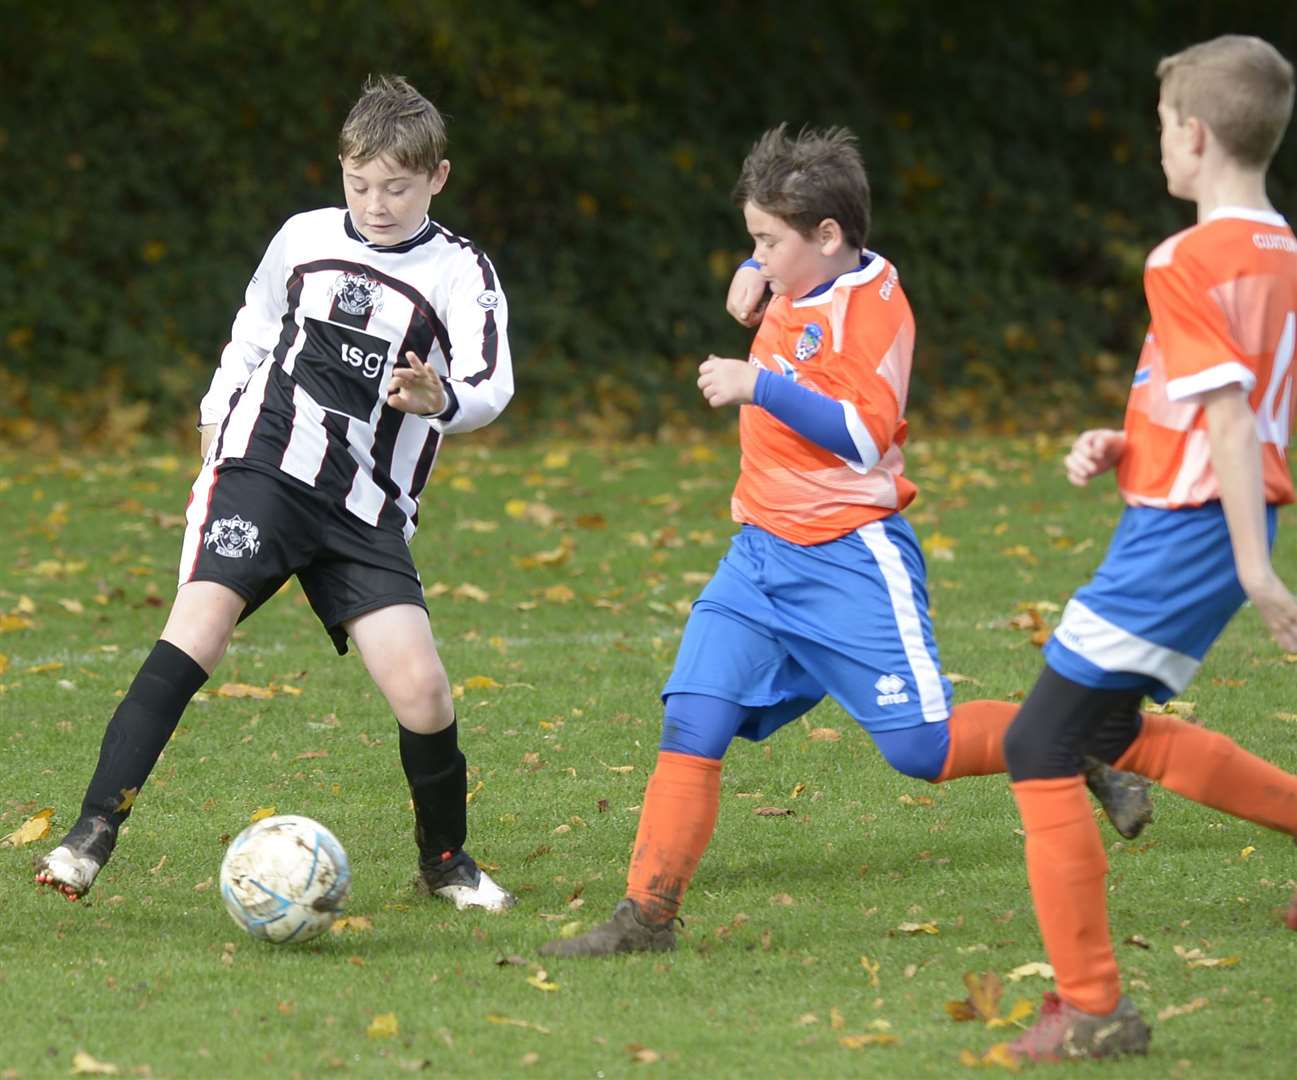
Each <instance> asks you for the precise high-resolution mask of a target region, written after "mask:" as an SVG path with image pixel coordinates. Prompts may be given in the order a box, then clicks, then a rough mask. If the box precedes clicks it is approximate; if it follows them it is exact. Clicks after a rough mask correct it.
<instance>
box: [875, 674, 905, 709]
mask: <svg viewBox="0 0 1297 1080" xmlns="http://www.w3.org/2000/svg"><path fill="white" fill-rule="evenodd" d="M874 689H875V690H877V691H878V704H879V705H904V704H905V703H906V702H907V701H909V700H910V695H909V694H907V693H906V692H905V680H904V679H902V678H901V677H900V676H899V675H882V676H880V677H879V679H878V681H877V682H876V683H874Z"/></svg>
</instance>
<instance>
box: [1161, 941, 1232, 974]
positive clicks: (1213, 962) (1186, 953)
mask: <svg viewBox="0 0 1297 1080" xmlns="http://www.w3.org/2000/svg"><path fill="white" fill-rule="evenodd" d="M1175 955H1176V956H1178V957H1179V958H1180V959H1181V960H1183V961H1185V963H1187V964H1188V965H1189V966H1190V967H1191V968H1197V967H1205V968H1212V967H1233V966H1234V965H1235V964H1237V963H1238V962H1239V960H1240V959H1242V958H1241V957H1238V956H1222V957H1219V958H1216V957H1211V956H1207V955H1205V954H1204V953H1203V951H1202V950H1201V949H1186V948H1185V947H1184V946H1183V945H1177V946H1175Z"/></svg>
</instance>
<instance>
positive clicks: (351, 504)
mask: <svg viewBox="0 0 1297 1080" xmlns="http://www.w3.org/2000/svg"><path fill="white" fill-rule="evenodd" d="M507 318H508V308H507V305H506V303H505V298H504V292H503V291H502V290H501V288H500V283H499V281H498V280H497V278H496V276H495V268H494V267H493V266H492V265H491V261H490V260H489V259H488V258H487V257H486V256H485V255H483V254H482V253H481V252H480V251H478V250H477V248H475V247H474V246H473V245H472V244H471V243H469V242H468V241H467V240H465V239H463V238H462V237H459V236H456V235H454V234H453V233H451V232H449V231H447V230H446V229H444V228H442V227H441V226H440V225H438V224H437V223H436V222H434V221H426V222H425V224H424V226H423V228H422V229H420V230H419V231H418V232H417V233H416V234H415V235H414V236H412V237H411V238H410V239H409V240H406V241H405V242H404V243H401V244H395V245H393V246H391V247H379V246H376V245H373V244H370V243H368V242H367V241H366V240H365V239H364V237H363V236H361V235H360V234H359V233H358V232H357V231H356V229H355V228H354V227H353V226H352V223H351V218H350V216H349V215H348V213H347V211H346V210H344V209H338V208H330V209H323V210H313V211H310V212H308V213H304V214H297V215H296V216H294V217H291V218H289V219H288V221H287V222H285V223H284V226H283V228H281V229H280V230H279V232H278V233H277V234H276V236H275V238H274V239H273V240H272V241H271V242H270V246H269V247H268V248H267V249H266V254H265V256H264V257H263V258H262V260H261V265H260V266H258V267H257V272H256V273H255V274H254V275H253V277H252V281H251V282H250V283H249V284H248V289H247V294H246V297H245V301H244V305H243V307H242V309H240V311H239V313H238V315H237V316H236V317H235V319H234V326H233V329H232V330H231V332H230V343H229V344H228V345H227V346H226V347H225V350H224V352H223V353H222V354H221V363H220V367H219V368H218V369H217V371H216V374H215V376H214V377H213V379H212V384H211V387H210V389H209V390H208V391H207V394H206V395H205V396H204V397H203V400H202V403H201V405H200V406H199V423H200V424H219V425H220V428H219V432H218V435H217V437H216V439H215V440H214V441H213V443H212V447H211V449H210V450H209V453H208V459H207V461H206V463H205V465H206V467H207V468H209V469H210V468H213V467H216V466H219V465H220V464H221V463H222V462H228V461H231V460H232V459H238V460H239V461H240V463H241V464H245V465H247V466H250V467H252V468H257V469H262V470H276V471H278V472H280V473H284V474H287V475H288V476H291V477H294V478H296V479H297V480H300V481H302V482H303V483H305V484H308V485H310V486H311V487H314V488H318V489H320V490H322V491H325V492H329V493H336V495H337V498H338V500H339V501H340V502H342V503H343V504H344V505H345V506H346V508H347V510H348V511H350V512H351V513H353V514H355V515H356V516H357V517H358V518H360V519H361V520H362V521H366V522H368V523H369V524H371V525H375V526H379V527H382V528H399V529H401V530H402V531H403V532H404V535H405V538H406V540H407V541H408V540H409V539H410V537H412V536H413V535H414V529H415V526H416V525H417V524H418V501H419V493H420V491H422V489H423V486H424V484H425V483H426V482H427V479H428V474H429V472H430V471H431V469H432V466H433V462H434V461H435V459H436V457H437V451H438V448H439V445H440V443H441V437H442V436H443V435H446V434H450V433H452V432H456V431H472V430H473V429H474V428H479V427H482V426H483V425H485V424H489V423H490V422H491V421H492V420H494V419H495V418H496V417H497V416H499V415H500V413H501V411H502V410H503V409H504V407H505V406H506V405H507V404H508V403H509V399H510V398H511V397H512V396H513V366H512V363H511V361H510V357H509V342H508V338H507V336H506V323H507ZM407 351H413V352H414V353H415V354H416V355H417V356H419V357H421V358H423V360H424V361H425V362H426V363H428V364H431V365H432V366H433V368H434V369H435V370H436V371H437V373H438V374H439V375H440V376H441V377H442V382H443V385H444V386H445V387H446V391H447V399H448V404H447V407H446V409H445V411H444V412H443V413H442V414H441V415H440V416H438V417H435V418H424V417H420V416H414V415H412V414H410V413H404V412H401V411H399V410H397V409H393V408H391V407H390V406H389V405H388V404H387V394H386V387H387V384H388V381H389V379H390V377H391V373H392V370H393V369H394V368H395V367H398V366H400V367H406V366H408V363H407V361H406V360H405V354H406V352H407Z"/></svg>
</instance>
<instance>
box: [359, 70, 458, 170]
mask: <svg viewBox="0 0 1297 1080" xmlns="http://www.w3.org/2000/svg"><path fill="white" fill-rule="evenodd" d="M383 155H386V156H387V157H389V158H391V159H392V160H393V161H395V162H396V163H397V164H398V165H400V166H402V167H403V168H406V169H410V170H412V171H414V172H421V173H427V174H431V173H434V172H436V171H437V166H438V165H440V164H441V162H442V159H443V158H445V156H446V122H445V120H443V119H442V115H441V113H440V112H438V111H437V106H435V105H434V104H433V103H432V102H431V101H429V100H428V99H427V98H426V97H424V96H423V95H422V94H420V93H419V91H417V90H416V89H415V88H414V87H413V86H411V85H410V84H409V83H408V82H406V80H405V79H404V78H403V77H402V76H400V75H371V76H369V78H367V79H366V80H365V85H364V86H363V87H362V88H361V91H360V97H359V98H357V99H356V104H354V105H353V106H352V107H351V112H350V113H348V114H347V120H346V123H344V124H343V125H342V131H341V132H340V133H339V134H338V156H339V157H340V158H342V159H343V160H346V159H347V158H351V159H353V160H354V161H356V162H358V163H359V164H361V165H363V164H365V163H366V162H369V161H373V160H374V158H376V157H381V156H383Z"/></svg>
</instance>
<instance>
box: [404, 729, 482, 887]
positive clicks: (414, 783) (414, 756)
mask: <svg viewBox="0 0 1297 1080" xmlns="http://www.w3.org/2000/svg"><path fill="white" fill-rule="evenodd" d="M400 732H401V766H402V768H404V769H405V778H406V780H408V781H409V783H410V794H411V796H413V798H414V839H415V841H416V842H417V843H418V845H419V862H420V863H438V862H441V861H442V860H443V859H444V858H445V857H446V856H447V855H448V854H449V855H453V854H454V853H455V852H457V851H459V850H460V849H461V848H462V847H463V846H464V839H465V837H466V836H467V834H468V764H467V762H465V760H464V755H463V754H462V753H460V750H459V741H458V740H459V731H458V725H457V723H456V722H455V721H454V720H452V721H451V722H450V726H449V727H447V728H444V729H443V730H441V731H437V732H433V733H432V734H431V735H421V734H419V733H418V732H414V731H410V730H409V729H408V728H404V727H402V728H400Z"/></svg>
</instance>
